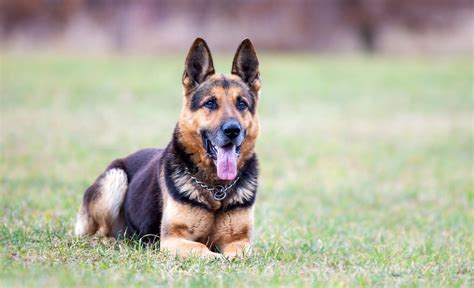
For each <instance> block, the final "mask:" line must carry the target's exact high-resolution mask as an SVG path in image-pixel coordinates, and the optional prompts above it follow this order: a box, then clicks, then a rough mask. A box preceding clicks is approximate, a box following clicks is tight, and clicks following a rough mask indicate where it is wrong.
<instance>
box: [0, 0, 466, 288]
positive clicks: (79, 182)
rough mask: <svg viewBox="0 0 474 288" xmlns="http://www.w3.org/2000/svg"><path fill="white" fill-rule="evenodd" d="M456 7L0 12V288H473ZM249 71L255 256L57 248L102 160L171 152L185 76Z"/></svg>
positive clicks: (387, 3)
mask: <svg viewBox="0 0 474 288" xmlns="http://www.w3.org/2000/svg"><path fill="white" fill-rule="evenodd" d="M473 16H474V8H473V5H472V1H468V0H466V1H464V0H411V1H408V0H398V1H396V0H378V1H376V0H327V1H323V0H314V1H303V0H292V1H282V0H275V1H268V0H262V1H251V0H244V1H217V0H216V1H211V0H197V1H185V0H176V1H171V0H168V1H163V0H158V1H151V0H150V1H138V0H137V1H126V0H115V1H112V0H110V1H92V0H89V1H85V0H62V1H61V0H30V1H28V0H0V25H1V31H0V164H1V165H0V179H1V186H0V286H4V287H13V286H28V287H31V286H33V287H36V286H49V287H58V286H60V287H64V286H66V287H69V286H81V287H84V286H100V287H104V286H127V287H129V286H146V287H148V286H157V285H158V286H178V287H181V286H185V287H233V286H237V287H242V286H251V287H255V286H260V287H269V286H270V287H271V286H277V287H279V286H290V287H291V286H293V287H318V286H322V287H327V286H336V287H347V286H349V287H353V286H376V287H380V286H389V287H392V286H409V287H411V286H443V287H450V286H454V287H471V286H472V283H473V275H474V272H473V259H474V252H473V247H474V236H473V235H474V233H473V230H474V227H473V223H474V212H473V207H474V205H473V204H474V188H473V187H474V171H473V170H474V169H473V163H474V155H473V154H474V116H473V114H474V95H473V93H474V92H473V91H474V88H473V80H474V72H473V53H474V50H473V34H474V32H473V31H474V17H473ZM198 36H200V37H204V38H205V39H206V40H207V42H208V44H209V46H210V48H211V50H212V51H213V55H214V63H215V65H216V70H217V71H219V72H225V73H226V72H229V71H230V68H231V61H232V56H233V53H234V51H235V49H236V48H237V46H238V44H239V43H240V41H241V40H242V39H243V38H245V37H250V38H251V39H252V41H253V42H254V44H255V46H256V48H257V50H258V56H259V59H260V65H261V67H260V68H261V78H262V94H261V97H260V103H259V107H258V109H259V117H260V122H261V130H262V131H261V136H260V138H259V140H258V144H257V152H258V155H259V159H260V162H261V165H260V174H261V177H260V179H259V191H258V197H257V206H256V209H255V231H254V241H253V242H254V254H253V255H252V256H249V257H246V258H245V259H243V260H235V261H224V260H216V261H210V262H206V261H203V260H199V259H190V260H186V261H184V260H178V259H174V258H173V257H171V256H169V255H164V254H162V253H159V251H158V250H157V249H156V248H157V247H154V246H152V247H149V246H146V247H144V246H142V245H139V244H138V243H136V242H129V241H113V240H105V239H99V238H97V237H91V238H84V239H78V238H75V237H73V235H72V231H73V226H74V219H75V215H76V212H77V210H78V207H79V203H80V201H81V199H82V195H83V191H84V190H85V189H86V188H87V187H88V185H90V183H91V182H92V181H94V179H95V178H96V177H97V175H99V174H100V173H101V172H102V171H103V169H104V168H105V167H106V166H107V165H108V163H110V161H111V160H112V159H116V158H118V157H123V156H125V155H128V154H130V153H131V152H133V151H136V150H138V149H141V148H145V147H164V146H165V145H166V144H167V143H168V141H169V140H170V137H171V133H172V131H173V128H174V125H175V123H176V119H177V117H178V115H179V111H180V109H181V102H182V98H181V97H182V96H181V95H182V86H181V75H182V71H183V68H184V59H185V55H186V53H187V50H188V48H189V46H190V45H191V43H192V41H193V40H194V38H195V37H198Z"/></svg>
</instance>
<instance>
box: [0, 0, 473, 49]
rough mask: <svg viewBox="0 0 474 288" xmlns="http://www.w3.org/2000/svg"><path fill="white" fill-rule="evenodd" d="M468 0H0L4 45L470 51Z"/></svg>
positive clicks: (33, 46)
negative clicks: (207, 43) (200, 42)
mask: <svg viewBox="0 0 474 288" xmlns="http://www.w3.org/2000/svg"><path fill="white" fill-rule="evenodd" d="M473 12H474V9H473V4H472V1H470V0H293V1H287V0H241V1H235V0H222V1H219V0H196V1H193V0H177V1H173V0H137V1H128V0H0V25H1V31H0V40H1V43H2V47H3V48H4V49H7V48H8V49H21V50H29V49H34V50H35V51H37V50H38V49H54V50H73V51H74V50H75V51H80V52H81V53H88V52H91V53H95V52H110V51H113V52H117V51H119V52H136V53H156V52H160V51H176V50H175V49H183V48H187V47H188V45H189V43H190V41H191V40H190V39H193V38H195V37H196V36H202V37H204V38H206V39H212V40H211V42H212V46H213V47H212V48H213V49H214V50H218V51H229V50H232V51H233V50H234V49H235V46H236V44H235V43H236V39H242V38H244V37H250V38H251V39H254V41H255V42H256V45H257V46H258V47H259V49H260V50H267V51H268V50H271V51H323V52H352V51H364V52H370V53H373V52H381V53H386V52H390V53H410V54H411V53H470V52H471V50H472V45H473V44H472V43H473V39H472V37H473V33H474V17H473V16H474V14H473Z"/></svg>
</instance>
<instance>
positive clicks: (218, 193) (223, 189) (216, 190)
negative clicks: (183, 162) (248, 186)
mask: <svg viewBox="0 0 474 288" xmlns="http://www.w3.org/2000/svg"><path fill="white" fill-rule="evenodd" d="M184 173H185V174H186V175H189V177H190V178H191V180H192V181H193V182H194V183H195V184H196V185H198V186H199V187H201V188H202V189H204V190H206V191H208V192H210V193H211V194H212V198H214V200H216V201H222V200H224V199H225V197H227V191H228V190H229V189H231V188H232V187H234V186H235V184H236V183H237V181H239V179H240V176H238V177H237V178H235V180H234V181H232V183H230V184H227V185H225V186H223V185H216V186H214V187H212V186H209V185H207V184H206V183H204V182H202V181H199V180H198V179H197V178H196V177H195V176H194V175H192V174H191V172H189V170H188V167H185V168H184Z"/></svg>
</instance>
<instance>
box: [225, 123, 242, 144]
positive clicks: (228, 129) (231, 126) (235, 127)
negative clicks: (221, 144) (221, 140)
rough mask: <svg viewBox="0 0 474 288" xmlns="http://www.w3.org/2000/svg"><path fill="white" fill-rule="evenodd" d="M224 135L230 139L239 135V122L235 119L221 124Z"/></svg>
mask: <svg viewBox="0 0 474 288" xmlns="http://www.w3.org/2000/svg"><path fill="white" fill-rule="evenodd" d="M222 131H223V132H224V135H225V136H227V137H229V138H230V139H235V138H237V136H239V135H240V124H239V122H237V121H236V120H229V121H227V122H225V123H224V125H222Z"/></svg>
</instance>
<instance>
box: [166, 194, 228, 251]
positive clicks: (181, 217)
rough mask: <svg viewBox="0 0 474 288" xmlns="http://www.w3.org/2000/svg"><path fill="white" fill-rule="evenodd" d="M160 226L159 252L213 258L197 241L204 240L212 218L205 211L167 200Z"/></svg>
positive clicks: (212, 220) (205, 247) (206, 248)
mask: <svg viewBox="0 0 474 288" xmlns="http://www.w3.org/2000/svg"><path fill="white" fill-rule="evenodd" d="M167 200H168V201H167V203H166V206H165V210H164V213H163V219H162V224H161V234H160V237H161V242H160V250H163V251H169V252H171V253H173V254H176V255H179V256H182V257H188V256H193V255H196V256H204V257H214V256H218V255H219V254H217V253H213V252H211V251H210V250H209V248H208V247H207V246H206V245H204V244H203V243H201V242H197V241H196V240H197V239H206V237H207V236H208V234H209V230H210V229H211V227H212V223H213V222H214V216H213V215H212V214H211V213H210V212H208V211H207V210H205V209H202V208H200V207H193V206H191V205H188V204H183V203H179V202H176V201H174V200H173V199H171V197H170V198H168V199H167Z"/></svg>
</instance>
